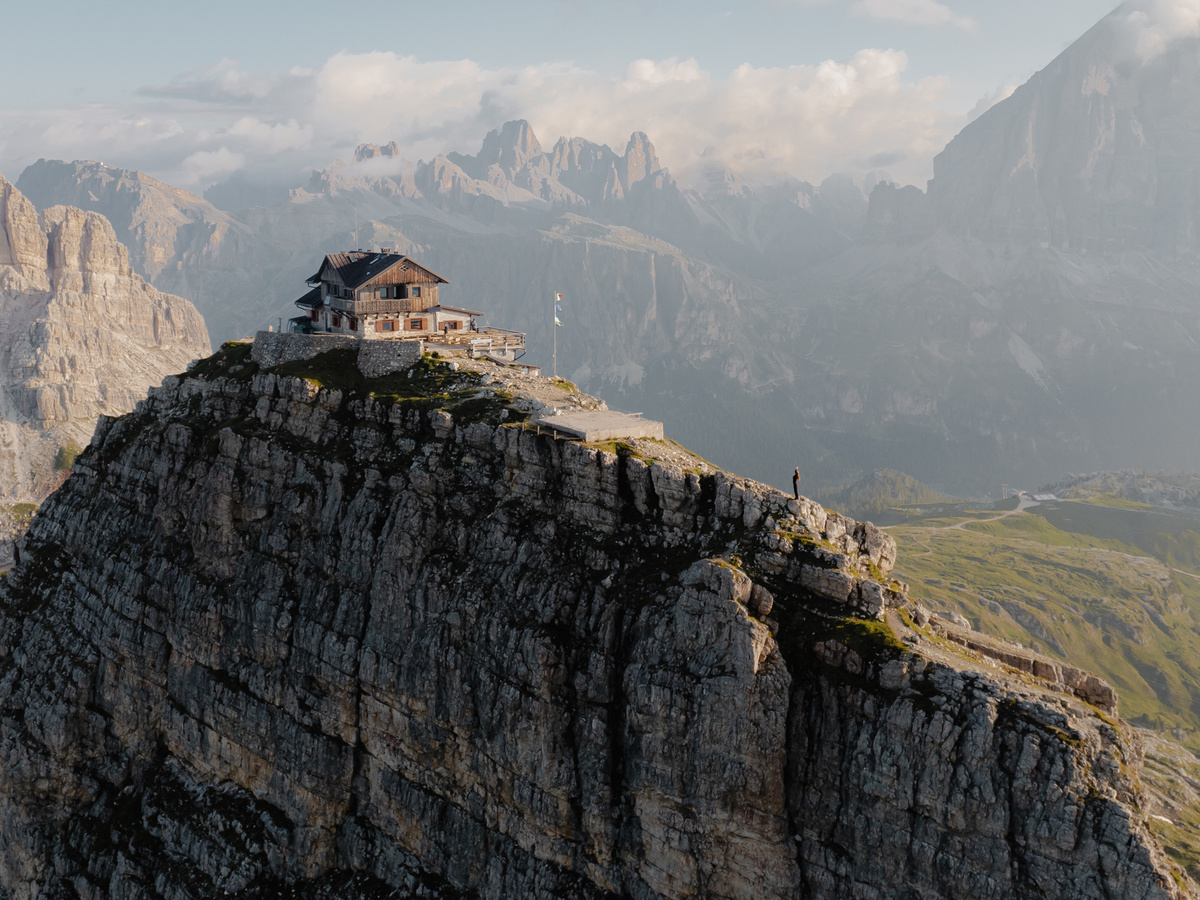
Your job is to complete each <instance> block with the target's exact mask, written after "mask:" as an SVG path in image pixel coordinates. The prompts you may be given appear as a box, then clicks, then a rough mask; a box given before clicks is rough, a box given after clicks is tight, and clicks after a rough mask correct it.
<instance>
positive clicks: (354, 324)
mask: <svg viewBox="0 0 1200 900" xmlns="http://www.w3.org/2000/svg"><path fill="white" fill-rule="evenodd" d="M350 330H351V331H358V319H351V320H350Z"/></svg>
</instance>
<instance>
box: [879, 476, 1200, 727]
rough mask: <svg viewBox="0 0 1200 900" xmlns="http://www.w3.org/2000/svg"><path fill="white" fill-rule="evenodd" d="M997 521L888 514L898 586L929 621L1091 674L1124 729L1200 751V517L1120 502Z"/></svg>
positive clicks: (958, 512)
mask: <svg viewBox="0 0 1200 900" xmlns="http://www.w3.org/2000/svg"><path fill="white" fill-rule="evenodd" d="M1006 505H1007V506H1008V507H1010V508H1011V507H1012V506H1013V505H1014V504H1013V503H1011V502H1010V503H1008V504H1006ZM1003 512H1005V510H1004V509H1002V508H972V507H970V506H969V505H958V506H948V505H946V504H930V505H928V506H924V507H909V508H907V509H906V510H904V511H903V512H902V513H900V514H897V511H893V516H894V517H895V518H899V519H901V521H899V522H897V523H894V524H891V525H889V526H888V531H889V532H890V533H891V534H892V535H893V536H894V537H895V538H896V541H897V543H898V544H899V548H900V555H899V561H898V563H897V565H896V576H897V577H898V578H900V579H901V580H903V581H906V582H908V584H909V586H910V588H911V593H912V595H913V596H914V597H916V598H917V599H919V600H921V601H922V602H924V603H925V604H926V605H927V606H929V607H930V608H932V609H934V610H938V609H945V610H952V611H956V612H960V613H962V614H963V615H965V616H966V617H967V618H968V619H970V620H971V622H972V623H973V624H974V625H975V626H976V627H977V628H979V629H980V630H981V631H985V632H989V633H992V634H998V635H1001V636H1003V637H1006V638H1010V639H1011V640H1015V641H1018V642H1020V643H1022V644H1025V645H1027V646H1030V647H1033V648H1035V649H1038V650H1040V651H1042V652H1044V653H1046V654H1048V655H1050V656H1053V657H1057V658H1059V659H1062V660H1064V661H1070V662H1072V663H1073V664H1074V665H1077V666H1082V667H1084V668H1088V669H1091V670H1092V671H1095V672H1097V673H1099V674H1100V675H1102V676H1103V677H1104V678H1106V679H1107V680H1108V681H1109V682H1111V683H1112V685H1113V686H1114V687H1115V688H1116V689H1117V691H1118V692H1119V693H1120V697H1121V714H1122V715H1123V716H1124V717H1125V718H1126V719H1128V720H1130V721H1132V722H1134V723H1135V724H1138V725H1143V726H1146V727H1151V728H1155V729H1157V730H1160V731H1163V732H1166V733H1168V734H1170V735H1172V736H1173V737H1174V738H1175V739H1176V740H1179V741H1181V742H1182V743H1184V744H1185V745H1187V746H1188V747H1189V748H1191V749H1192V750H1200V518H1198V517H1196V516H1194V515H1190V514H1188V513H1181V512H1173V511H1169V510H1164V509H1160V508H1158V507H1154V506H1149V505H1146V504H1136V503H1132V502H1130V501H1126V500H1120V499H1119V498H1115V497H1114V498H1092V499H1090V500H1088V501H1087V502H1081V501H1061V502H1057V503H1043V504H1039V505H1036V506H1032V507H1030V508H1028V509H1026V510H1023V511H1020V512H1016V511H1013V512H1012V513H1011V514H1009V515H1007V516H1005V517H1003V518H996V517H998V516H1000V515H1001V514H1002V513H1003Z"/></svg>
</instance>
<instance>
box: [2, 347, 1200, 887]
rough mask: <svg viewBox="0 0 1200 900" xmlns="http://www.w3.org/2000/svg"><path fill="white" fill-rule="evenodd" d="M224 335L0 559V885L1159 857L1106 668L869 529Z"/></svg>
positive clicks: (591, 882) (483, 397)
mask: <svg viewBox="0 0 1200 900" xmlns="http://www.w3.org/2000/svg"><path fill="white" fill-rule="evenodd" d="M250 351H251V348H250V347H249V346H248V345H246V344H228V345H226V346H225V347H223V348H222V350H221V351H220V352H219V353H218V354H216V355H215V356H213V357H210V358H209V359H206V360H204V361H202V362H201V363H199V364H198V365H196V366H194V367H192V369H191V370H190V371H189V372H188V373H187V374H185V375H182V376H178V377H171V378H168V379H166V380H165V381H164V383H163V384H162V386H161V387H160V388H157V389H155V390H154V391H152V392H151V395H150V396H149V397H148V398H147V399H146V400H145V401H143V402H142V403H140V404H139V405H138V407H137V409H136V410H135V411H134V412H133V413H131V414H129V415H126V416H124V417H122V418H119V419H111V418H105V419H102V420H101V423H100V424H99V426H98V427H97V429H96V433H95V437H94V439H93V441H92V444H91V446H90V447H89V448H88V449H87V450H85V451H84V452H83V453H82V454H81V455H80V457H79V458H78V459H77V461H76V463H75V468H74V472H73V474H72V475H71V477H70V478H69V480H68V481H67V482H66V484H65V485H64V486H63V487H62V488H61V489H60V490H59V491H58V492H57V493H55V494H54V495H53V497H52V498H51V499H50V500H49V501H48V502H47V503H46V504H45V505H44V506H43V508H42V510H41V511H40V512H39V513H38V515H37V517H36V518H35V520H34V522H33V525H32V527H31V529H30V531H29V533H28V536H27V539H26V543H25V547H24V553H23V559H22V562H21V564H20V565H18V566H17V567H16V568H15V569H14V570H13V571H12V573H11V574H10V575H9V577H8V578H7V579H5V580H4V581H0V753H2V754H3V758H4V760H5V765H4V767H3V769H2V774H0V896H4V897H6V898H13V900H17V898H21V900H26V898H35V897H36V898H59V897H86V898H135V897H136V898H202V897H204V898H207V897H217V896H222V897H241V898H260V897H261V898H266V897H279V896H292V897H312V898H316V897H341V898H344V897H349V898H358V897H362V898H367V897H384V896H386V897H423V898H452V897H454V898H457V897H477V898H489V900H500V898H551V897H556V898H600V897H609V896H611V897H630V898H644V900H650V898H751V897H753V898H764V897H779V898H785V897H786V898H801V897H804V898H830V900H832V898H844V897H863V898H868V897H869V898H883V897H913V898H915V897H922V898H984V897H995V898H999V897H1005V898H1008V897H1015V898H1034V897H1037V898H1091V897H1095V898H1100V897H1122V898H1179V897H1183V896H1186V895H1188V891H1189V890H1191V883H1190V882H1189V881H1188V879H1187V878H1186V876H1185V875H1183V874H1182V873H1180V872H1179V871H1178V870H1177V869H1175V868H1173V867H1172V865H1171V864H1170V863H1169V862H1168V860H1167V858H1166V857H1165V855H1164V853H1163V851H1162V849H1161V848H1160V847H1159V845H1158V844H1157V842H1156V840H1155V839H1154V837H1153V836H1152V835H1151V834H1150V832H1149V831H1148V829H1147V827H1146V823H1145V814H1144V812H1143V811H1142V810H1143V808H1144V807H1143V805H1142V804H1143V799H1142V794H1141V788H1140V786H1139V769H1140V766H1141V751H1140V748H1139V745H1138V743H1137V740H1136V738H1135V736H1134V734H1133V732H1132V731H1131V730H1130V729H1128V727H1127V726H1126V725H1124V724H1123V723H1122V722H1121V721H1120V720H1119V719H1118V718H1117V717H1116V697H1115V695H1114V694H1113V693H1112V691H1111V689H1110V688H1108V687H1107V685H1105V684H1104V683H1103V682H1101V681H1100V680H1099V679H1096V678H1095V677H1094V676H1087V675H1086V674H1085V673H1080V672H1077V671H1076V670H1067V669H1066V668H1064V667H1060V666H1045V665H1040V663H1039V661H1038V660H1036V659H1032V658H1030V657H1029V656H1028V655H1027V654H1026V655H1023V654H1022V651H1021V650H1020V648H1017V647H1015V646H1012V645H1004V646H1001V645H1000V644H999V643H997V642H994V641H989V640H988V639H986V638H984V637H983V636H978V635H975V636H971V635H970V634H969V633H968V632H965V631H964V630H963V629H962V628H961V627H960V626H955V625H954V624H953V623H951V622H947V621H943V620H941V619H939V618H938V617H936V616H931V615H930V613H929V612H928V611H927V610H925V609H924V608H922V607H921V605H920V604H918V603H916V602H914V601H912V600H911V599H910V598H909V597H908V596H907V593H906V589H905V587H904V585H903V584H900V583H899V582H897V581H895V580H893V579H891V578H890V577H889V572H890V570H891V568H892V565H893V563H894V561H895V544H894V542H893V541H892V540H891V538H889V537H888V536H887V535H886V534H885V533H883V532H881V531H880V530H878V529H876V528H875V527H874V526H872V525H870V524H866V523H860V522H855V521H852V520H849V519H847V518H845V517H843V516H841V515H838V514H836V513H832V512H829V511H827V510H826V509H824V508H822V507H821V506H820V505H818V504H816V503H813V502H811V501H809V500H806V499H799V500H795V499H793V498H792V497H791V496H790V495H784V494H781V493H780V492H778V491H776V490H775V489H773V488H769V487H766V486H764V485H762V484H758V483H755V482H753V481H749V480H747V479H744V478H740V477H737V476H734V475H731V474H729V473H727V472H724V471H721V470H719V469H717V468H715V467H713V466H711V465H709V464H707V463H705V462H704V461H703V460H701V459H699V458H697V457H695V456H693V455H692V454H690V453H688V452H687V451H685V450H683V449H682V448H680V447H679V446H678V445H676V444H673V443H672V442H670V441H666V440H652V439H638V440H629V441H615V442H610V443H607V444H591V445H589V444H585V443H581V442H579V441H575V440H568V439H565V438H563V437H561V436H559V435H558V434H556V433H553V429H548V428H547V427H546V426H545V424H537V423H547V422H551V423H552V421H553V418H554V417H555V414H556V413H563V412H577V411H580V410H586V409H596V408H597V407H598V406H599V404H598V402H597V401H595V400H594V399H592V398H589V397H586V396H585V395H582V394H580V393H579V392H577V391H576V390H574V388H573V386H571V385H570V384H569V383H567V382H562V381H557V380H550V379H540V378H534V377H531V376H524V375H521V374H516V373H514V372H513V370H511V369H504V368H501V367H499V366H495V365H493V364H490V363H487V362H482V361H470V360H465V359H464V360H455V361H442V360H434V359H431V358H429V357H422V358H420V359H419V360H417V361H416V362H413V363H411V364H409V365H408V367H407V368H404V369H401V370H399V371H396V372H393V373H391V374H386V375H380V376H377V377H372V378H368V377H366V376H364V375H363V374H362V373H361V372H360V371H359V370H358V369H357V367H356V365H355V356H354V354H353V351H352V350H345V349H343V350H334V351H330V352H327V353H324V354H320V355H317V356H315V357H313V358H310V359H300V360H293V361H291V362H287V363H284V364H281V365H277V366H273V367H268V368H260V367H259V365H258V364H257V363H255V362H254V361H253V359H252V358H251V352H250ZM532 413H536V414H537V418H536V420H535V419H533V418H532V417H531V414H532Z"/></svg>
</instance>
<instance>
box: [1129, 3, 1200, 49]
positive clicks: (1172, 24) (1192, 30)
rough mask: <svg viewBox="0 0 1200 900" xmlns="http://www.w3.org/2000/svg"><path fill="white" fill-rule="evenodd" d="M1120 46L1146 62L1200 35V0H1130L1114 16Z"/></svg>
mask: <svg viewBox="0 0 1200 900" xmlns="http://www.w3.org/2000/svg"><path fill="white" fill-rule="evenodd" d="M1111 21H1112V24H1113V28H1114V30H1115V31H1116V34H1117V37H1118V40H1119V41H1120V42H1121V44H1122V45H1123V46H1122V47H1121V50H1123V51H1124V53H1125V54H1126V55H1128V56H1132V57H1134V58H1136V59H1138V60H1140V61H1141V62H1143V63H1147V62H1150V60H1152V59H1154V58H1155V57H1157V56H1160V55H1161V54H1163V53H1164V52H1166V50H1167V49H1168V48H1169V47H1170V46H1171V44H1173V43H1175V41H1177V40H1180V39H1181V38H1189V37H1196V36H1198V35H1200V0H1130V2H1127V3H1124V4H1123V5H1122V6H1121V7H1120V8H1119V9H1117V10H1116V11H1115V12H1114V13H1113V14H1112V16H1111Z"/></svg>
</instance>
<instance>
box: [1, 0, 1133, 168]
mask: <svg viewBox="0 0 1200 900" xmlns="http://www.w3.org/2000/svg"><path fill="white" fill-rule="evenodd" d="M1114 5H1115V4H1114V3H1113V2H1112V0H1005V2H996V0H945V2H937V0H747V2H743V3H742V4H739V5H736V6H735V5H731V4H730V3H728V2H716V0H688V2H685V0H645V2H640V3H639V2H632V0H606V2H605V0H592V2H586V3H585V2H577V0H528V2H525V3H521V4H497V3H479V2H465V3H459V4H456V5H454V6H450V5H448V4H431V3H427V2H423V3H415V2H396V3H390V4H376V5H374V6H371V5H342V4H337V5H335V4H330V3H326V2H315V0H292V2H287V3H280V2H253V0H241V2H234V0H209V2H206V3H204V4H186V5H185V4H178V3H163V2H161V0H160V2H156V3H148V2H140V0H111V2H107V3H96V2H94V0H91V2H86V3H85V2H79V0H61V2H58V3H56V4H55V5H54V6H53V7H52V10H53V11H52V12H50V11H48V9H51V8H48V7H46V6H44V5H41V4H36V5H35V4H33V3H29V2H27V3H22V4H21V5H20V6H13V5H10V8H8V9H6V11H5V17H4V18H5V25H6V28H5V30H6V32H7V34H8V40H6V48H5V53H4V54H3V55H2V56H0V172H3V173H4V174H6V175H8V176H9V177H10V178H15V177H16V175H17V174H19V170H14V167H23V166H24V165H25V164H27V163H28V162H30V161H32V160H33V159H36V158H37V157H38V156H78V157H93V158H101V159H104V161H106V162H111V163H113V164H116V165H129V166H136V167H140V168H144V169H146V170H149V171H152V172H153V173H155V174H159V175H161V176H164V177H172V178H174V179H175V180H176V182H178V183H185V182H186V183H188V186H190V187H193V188H202V187H203V186H204V183H205V182H211V181H212V180H215V179H218V178H222V177H225V176H226V175H228V174H229V172H230V171H232V170H234V169H235V168H236V167H237V166H238V165H241V166H244V167H245V168H246V169H248V170H253V171H266V170H267V169H269V168H271V167H274V168H275V169H276V170H277V171H280V172H285V171H286V172H287V173H289V176H288V177H292V176H295V177H299V174H298V173H300V172H302V171H303V170H304V169H305V168H306V167H312V166H315V165H324V164H327V163H328V162H329V161H330V160H331V159H332V156H331V155H330V154H332V153H335V152H336V153H339V154H344V153H346V152H347V151H348V150H352V147H353V145H354V143H356V142H359V141H362V140H377V141H383V140H388V139H397V140H400V141H401V143H402V144H406V149H410V150H411V153H412V155H413V157H414V158H416V157H417V156H423V155H424V156H427V155H430V154H431V153H433V152H438V151H439V150H449V149H458V150H472V149H473V148H474V146H476V145H477V144H478V141H479V139H480V138H482V136H483V133H484V132H485V131H486V130H487V128H490V127H495V125H498V124H500V122H499V121H497V120H499V119H502V118H505V117H513V116H522V117H527V118H530V120H531V122H533V124H534V126H535V129H538V130H539V132H540V136H541V137H542V138H543V140H544V142H546V143H549V142H551V141H552V140H553V139H554V138H555V137H556V136H557V134H556V133H555V132H556V131H559V130H573V129H585V128H587V129H592V130H593V131H594V132H596V133H587V132H582V131H581V132H579V133H583V135H584V136H585V137H591V138H593V139H596V140H602V141H607V142H610V143H616V142H620V141H622V140H623V136H627V135H628V132H629V131H630V130H633V129H634V128H638V129H641V130H644V131H646V132H647V133H649V134H650V136H651V138H652V139H654V140H655V141H656V143H658V144H659V145H660V148H669V149H670V150H671V151H672V152H673V153H674V154H675V157H676V158H675V159H671V158H667V159H664V160H663V161H664V163H666V164H668V165H674V166H675V167H677V168H686V166H687V161H686V159H685V157H686V156H687V155H688V152H689V151H688V149H687V148H691V147H693V146H695V147H696V152H697V153H698V152H699V150H702V149H703V147H701V146H699V145H700V144H703V145H705V146H712V147H714V148H715V151H716V153H717V155H718V156H720V157H721V158H727V159H729V160H730V161H734V160H736V161H739V162H745V161H746V160H751V159H752V157H753V151H754V148H753V147H752V146H750V145H749V144H747V143H746V142H743V143H741V144H738V143H737V142H732V143H730V145H729V146H728V147H726V146H725V140H724V135H726V134H727V133H731V132H735V131H738V130H743V131H744V130H750V131H756V130H757V131H758V132H759V133H760V136H761V142H762V143H763V144H764V146H765V147H766V151H765V155H766V157H769V159H768V160H767V161H766V162H764V163H763V165H764V166H766V165H769V166H771V167H774V168H776V169H778V168H783V169H788V170H791V171H793V172H794V173H795V174H798V175H800V176H801V177H806V178H809V179H819V178H820V177H822V175H823V174H829V171H831V170H833V169H843V170H855V169H862V168H864V167H865V166H866V165H867V161H869V160H872V159H876V160H877V159H883V158H886V159H892V158H902V159H904V160H906V161H904V162H901V163H898V164H897V165H898V166H899V169H900V170H902V171H901V173H900V174H901V179H902V180H914V181H917V182H918V183H919V182H920V180H921V179H922V178H923V177H927V174H928V172H927V171H926V169H928V164H927V160H926V159H925V158H926V157H930V158H931V156H932V152H936V149H937V148H939V147H940V145H941V143H944V140H946V139H948V137H949V136H952V134H953V133H954V131H956V130H957V129H958V128H959V127H961V125H962V124H964V123H965V121H966V119H965V116H966V114H967V113H968V112H969V111H970V110H971V109H972V108H973V107H974V106H975V105H976V103H977V102H978V101H979V100H980V99H981V98H983V97H985V96H989V95H992V94H994V93H995V92H997V91H998V90H1001V89H1003V88H1005V87H1012V86H1015V85H1017V84H1019V83H1021V82H1023V81H1024V80H1025V79H1026V78H1028V77H1029V76H1030V75H1031V74H1032V73H1033V72H1034V71H1036V70H1037V69H1039V68H1041V67H1043V66H1044V65H1046V63H1048V62H1049V61H1050V60H1051V59H1052V58H1053V57H1054V56H1055V55H1057V54H1058V53H1059V52H1060V51H1061V50H1063V49H1064V48H1065V47H1066V46H1067V45H1068V44H1069V43H1070V42H1071V41H1073V40H1074V39H1075V38H1077V37H1078V36H1079V35H1081V34H1082V33H1083V32H1084V31H1086V30H1087V29H1088V28H1089V27H1091V26H1092V25H1093V24H1095V23H1096V22H1097V21H1098V20H1099V19H1100V18H1102V17H1103V16H1104V15H1105V14H1106V13H1108V12H1109V11H1110V10H1111V9H1112V8H1113V6H1114ZM863 51H895V52H893V53H891V54H878V53H876V54H865V55H864V54H863ZM379 53H382V54H384V55H385V57H386V58H385V57H380V56H379V55H378V54H379ZM338 54H343V55H342V56H338ZM370 54H375V55H374V56H372V55H370ZM409 56H411V57H415V60H414V61H413V62H415V63H416V64H417V68H416V69H413V68H412V67H411V66H403V65H401V66H397V65H395V64H393V60H394V58H400V59H402V58H404V57H409ZM331 59H335V64H332V65H331V62H330V61H331ZM643 59H644V60H651V61H654V62H655V63H656V64H657V65H655V66H653V67H650V68H647V67H645V66H642V67H641V68H637V67H634V68H633V69H631V64H632V63H634V62H635V61H636V60H643ZM460 60H465V61H470V63H471V64H472V65H471V66H470V67H469V70H467V69H463V68H461V67H458V68H456V67H451V66H445V65H443V64H444V63H446V62H447V61H460ZM222 61H225V62H224V63H222ZM381 61H382V62H383V63H386V65H383V66H382V68H381V67H380V66H379V65H377V63H380V62H381ZM825 61H834V62H835V63H839V64H845V66H844V68H842V69H836V70H835V69H831V68H829V67H826V68H825V69H821V68H820V67H821V64H822V63H823V62H825ZM672 66H674V68H672ZM739 66H745V67H746V68H745V69H743V70H741V72H742V75H741V76H740V77H735V76H734V73H735V70H738V67H739ZM296 70H304V71H299V72H297V71H296ZM289 73H290V74H289ZM631 73H633V76H636V77H631ZM335 76H336V77H335ZM389 79H390V80H389ZM633 82H636V84H634V83H633ZM664 84H665V87H664ZM165 85H174V86H173V87H172V88H171V89H170V90H168V91H166V92H163V91H155V90H154V88H155V87H162V86H165ZM381 85H386V87H387V90H386V91H383V90H381V89H380V86H381ZM702 85H703V88H702V87H701V86H702ZM839 85H840V87H839ZM868 85H869V86H868ZM338 91H344V92H349V96H347V97H346V98H345V102H344V103H342V102H339V101H338V100H337V98H336V96H335V95H336V92H338ZM372 91H376V93H375V94H374V95H373V96H372V97H371V99H370V103H372V104H375V105H377V106H378V105H380V104H382V105H385V106H388V107H389V109H390V110H391V112H392V113H393V114H391V115H388V116H380V115H377V114H376V113H375V112H369V111H367V110H366V105H367V101H366V99H365V98H366V97H367V96H368V95H371V93H372ZM756 91H757V92H758V93H755V92H756ZM838 91H844V92H846V91H848V92H849V94H848V95H847V96H848V97H849V99H847V100H846V101H845V103H844V104H842V105H840V106H838V105H826V104H825V103H824V101H823V99H822V96H823V94H829V93H830V92H832V93H837V92H838ZM856 92H861V96H860V94H859V93H856ZM655 98H657V99H655ZM889 98H890V99H889ZM760 99H761V104H762V106H763V108H762V109H760V110H757V111H756V112H755V113H754V115H753V116H752V117H751V118H748V119H746V120H745V121H743V119H742V118H740V115H741V113H740V112H739V110H745V109H746V107H747V106H756V105H758V103H759V100H760ZM356 103H357V104H358V107H360V108H358V109H357V112H356V113H355V114H354V115H349V114H346V115H341V113H342V111H343V110H342V107H343V106H346V107H355V106H356ZM708 103H711V104H712V108H713V109H714V115H718V116H719V117H720V119H721V124H720V125H718V126H714V127H713V128H712V129H709V130H708V131H705V130H704V129H698V130H697V131H696V133H695V134H691V133H690V132H689V129H688V127H686V126H687V122H686V121H685V120H684V119H683V118H682V117H681V116H679V115H675V117H673V116H672V114H673V113H677V112H678V110H680V109H682V108H686V109H687V110H688V113H687V115H688V116H690V117H691V118H692V119H695V118H696V117H697V115H701V116H702V115H703V110H705V109H706V104H708ZM656 104H657V105H656ZM581 107H584V108H585V109H584V110H583V111H582V112H581ZM609 107H611V108H609ZM793 107H796V108H799V107H803V114H802V115H801V114H798V113H796V112H795V109H794V108H793ZM331 110H336V111H337V113H338V114H337V115H334V113H333V112H332V111H331ZM776 110H777V113H778V114H777V115H776V114H775V111H776ZM584 113H586V114H584ZM797 116H799V117H798V118H797ZM823 117H824V118H823ZM776 120H778V123H779V124H778V125H776V124H775V122H776ZM905 120H911V121H912V122H913V123H914V129H915V130H914V132H913V135H912V136H911V137H910V136H906V134H905V133H904V121H905ZM827 124H828V128H827V127H826V125H827ZM800 132H806V133H807V135H808V136H807V137H805V139H804V140H799V139H797V138H796V137H795V135H796V134H799V133H800ZM439 141H440V142H442V144H439V143H438V142H439ZM821 141H824V142H825V143H824V144H821V143H820V142H821ZM409 144H410V145H411V147H409V146H408V145H409ZM443 144H444V146H443ZM793 145H794V146H793ZM931 148H932V150H931ZM618 149H619V148H618ZM114 156H115V158H112V157H114ZM842 161H844V165H839V163H841V162H842Z"/></svg>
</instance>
